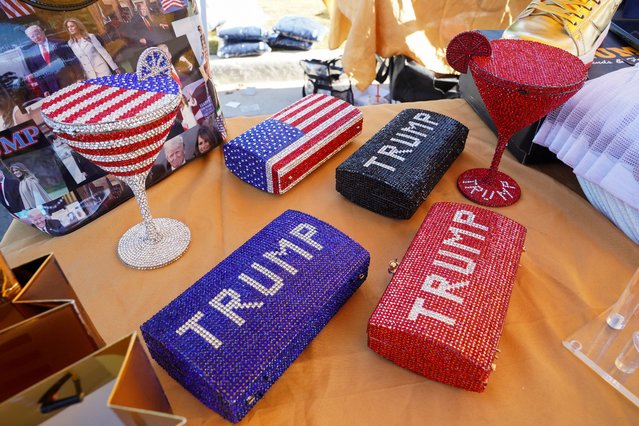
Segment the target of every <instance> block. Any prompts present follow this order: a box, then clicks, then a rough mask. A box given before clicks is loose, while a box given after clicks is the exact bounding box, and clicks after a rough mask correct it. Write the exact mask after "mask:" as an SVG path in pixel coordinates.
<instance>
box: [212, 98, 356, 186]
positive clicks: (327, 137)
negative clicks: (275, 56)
mask: <svg viewBox="0 0 639 426" xmlns="http://www.w3.org/2000/svg"><path fill="white" fill-rule="evenodd" d="M362 121H363V119H362V113H361V112H360V111H359V110H358V109H357V108H355V107H353V106H352V105H350V104H349V103H347V102H344V101H342V100H340V99H337V98H334V97H332V96H326V95H319V94H317V95H310V96H306V97H305V98H302V99H301V100H299V101H297V102H295V103H294V104H293V105H291V106H289V107H288V108H285V109H283V110H282V111H280V112H278V113H277V114H275V115H273V116H272V117H270V118H269V119H267V120H265V121H263V122H261V123H260V124H258V125H257V126H255V127H253V128H252V129H250V130H248V131H247V132H245V133H243V134H242V135H240V136H238V137H236V138H235V139H233V140H232V141H230V142H229V143H227V144H226V145H225V146H224V159H225V162H226V166H227V167H228V168H229V170H231V171H232V172H233V173H234V174H236V175H237V176H238V177H239V178H240V179H242V180H244V181H245V182H247V183H249V184H251V185H253V186H255V187H256V188H259V189H261V190H263V191H267V192H271V193H274V194H280V193H284V192H286V191H287V190H289V189H290V188H291V187H292V186H293V185H295V184H296V183H297V182H299V181H300V180H302V179H303V178H304V177H305V176H306V175H308V174H309V173H311V172H312V171H313V170H315V169H316V168H317V167H319V166H320V165H321V164H322V163H323V162H324V161H326V160H327V159H328V158H330V157H331V156H332V155H333V154H335V153H336V152H337V151H339V150H340V149H342V148H343V147H344V146H345V145H346V144H347V143H348V142H350V141H351V139H353V138H354V137H355V136H357V135H358V134H359V133H360V132H361V130H362Z"/></svg>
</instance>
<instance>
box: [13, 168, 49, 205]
mask: <svg viewBox="0 0 639 426" xmlns="http://www.w3.org/2000/svg"><path fill="white" fill-rule="evenodd" d="M9 171H10V172H11V173H13V175H14V176H15V177H17V178H18V180H19V181H20V187H19V189H20V197H21V198H22V203H23V204H24V208H25V209H33V208H35V207H37V206H40V205H42V204H44V203H46V202H48V201H51V197H50V196H49V194H48V193H47V191H45V190H44V188H43V187H42V185H40V181H38V178H37V177H36V176H35V175H34V174H33V173H32V172H31V171H30V170H29V169H27V167H26V166H25V165H24V164H22V163H13V164H11V165H10V166H9Z"/></svg>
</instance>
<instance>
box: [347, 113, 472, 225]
mask: <svg viewBox="0 0 639 426" xmlns="http://www.w3.org/2000/svg"><path fill="white" fill-rule="evenodd" d="M467 136H468V128H467V127H466V126H464V125H463V124H461V123H460V122H458V121H457V120H454V119H452V118H450V117H447V116H445V115H442V114H438V113H436V112H431V111H425V110H421V109H406V110H404V111H402V112H400V113H399V114H398V115H397V116H396V117H395V118H394V119H393V120H391V121H390V122H389V123H388V124H387V125H386V126H384V128H382V130H380V131H379V132H377V133H376V134H375V135H374V136H373V137H372V138H371V139H370V140H369V141H368V142H366V143H365V144H364V145H363V146H361V147H360V148H359V149H358V150H357V151H355V153H353V155H351V156H350V157H349V158H348V159H346V161H344V162H343V163H342V164H340V165H339V167H338V168H337V170H336V173H335V177H336V182H337V183H336V188H337V191H338V192H339V193H341V194H342V195H344V196H345V197H346V198H348V199H349V200H351V201H353V202H354V203H356V204H359V205H360V206H362V207H365V208H367V209H369V210H372V211H374V212H376V213H379V214H382V215H384V216H388V217H392V218H396V219H409V218H410V217H411V216H412V215H413V214H414V213H415V210H417V208H418V207H419V206H420V204H421V203H422V202H423V201H424V200H425V199H426V197H427V196H428V194H430V192H431V191H432V190H433V188H434V187H435V185H436V184H437V182H439V180H440V179H441V178H442V176H443V175H444V173H446V170H448V168H449V167H450V165H451V164H452V163H453V161H455V159H456V158H457V157H458V156H459V154H460V153H461V152H462V151H463V149H464V145H465V143H466V137H467Z"/></svg>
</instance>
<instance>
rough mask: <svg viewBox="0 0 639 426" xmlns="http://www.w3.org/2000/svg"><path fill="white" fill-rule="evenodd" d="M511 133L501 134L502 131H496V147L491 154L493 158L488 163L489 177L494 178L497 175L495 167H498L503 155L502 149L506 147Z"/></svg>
mask: <svg viewBox="0 0 639 426" xmlns="http://www.w3.org/2000/svg"><path fill="white" fill-rule="evenodd" d="M511 137H512V135H510V134H509V135H503V134H502V133H498V135H497V148H496V149H495V154H494V155H493V160H492V161H491V163H490V172H491V173H490V179H491V180H492V179H494V178H495V176H497V173H496V172H497V169H498V168H499V162H500V161H501V157H502V156H503V155H504V150H505V149H506V145H508V141H510V138H511Z"/></svg>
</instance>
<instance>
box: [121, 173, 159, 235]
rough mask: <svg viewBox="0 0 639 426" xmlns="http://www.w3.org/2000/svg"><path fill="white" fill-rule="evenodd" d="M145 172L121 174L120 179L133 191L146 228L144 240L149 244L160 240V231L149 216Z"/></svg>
mask: <svg viewBox="0 0 639 426" xmlns="http://www.w3.org/2000/svg"><path fill="white" fill-rule="evenodd" d="M147 174H148V172H147V173H141V174H137V175H133V176H122V177H121V179H122V180H123V181H124V183H126V184H127V185H129V188H131V190H132V191H133V196H134V197H135V201H137V203H138V207H139V208H140V213H141V215H142V223H144V228H145V229H146V235H145V237H144V241H146V242H149V243H151V244H155V243H157V242H159V241H160V238H161V237H160V233H159V232H158V230H157V228H156V226H155V223H153V216H151V209H150V208H149V201H148V199H147V198H146V187H145V183H146V175H147Z"/></svg>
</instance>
